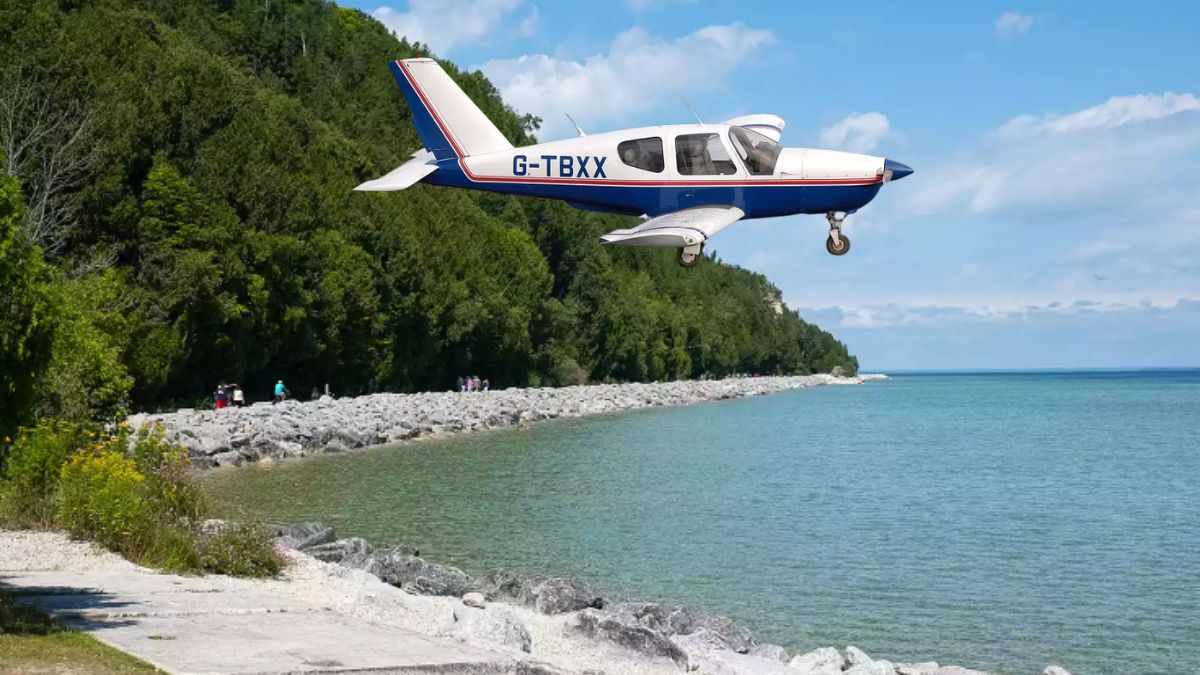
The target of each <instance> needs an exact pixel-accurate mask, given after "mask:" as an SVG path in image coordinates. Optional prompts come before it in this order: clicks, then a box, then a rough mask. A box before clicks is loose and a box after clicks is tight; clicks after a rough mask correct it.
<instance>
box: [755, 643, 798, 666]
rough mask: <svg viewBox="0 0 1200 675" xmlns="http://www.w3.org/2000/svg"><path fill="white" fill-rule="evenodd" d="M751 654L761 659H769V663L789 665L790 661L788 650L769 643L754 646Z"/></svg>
mask: <svg viewBox="0 0 1200 675" xmlns="http://www.w3.org/2000/svg"><path fill="white" fill-rule="evenodd" d="M749 653H750V656H757V657H758V658H760V659H767V660H769V661H779V662H781V663H787V660H788V653H787V650H786V649H784V648H783V647H781V646H779V645H773V644H771V643H769V642H768V643H763V644H757V645H754V647H752V648H751V649H750V652H749Z"/></svg>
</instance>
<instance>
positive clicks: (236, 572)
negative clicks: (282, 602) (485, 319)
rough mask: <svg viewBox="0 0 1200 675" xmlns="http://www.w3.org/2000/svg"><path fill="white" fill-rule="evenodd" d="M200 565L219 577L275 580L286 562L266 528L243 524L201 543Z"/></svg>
mask: <svg viewBox="0 0 1200 675" xmlns="http://www.w3.org/2000/svg"><path fill="white" fill-rule="evenodd" d="M200 564H201V566H203V567H204V569H205V571H208V572H215V573H217V574H229V575H231V576H236V577H273V576H275V575H276V574H279V571H280V570H282V569H283V558H282V557H280V555H279V553H278V552H277V551H276V550H275V546H274V545H273V544H272V543H271V538H270V537H269V536H268V535H267V532H266V531H265V530H264V529H263V528H262V527H260V526H257V525H245V524H239V525H228V526H226V527H223V528H221V529H220V530H219V531H217V532H215V533H214V534H211V535H208V536H205V537H203V538H202V539H201V554H200Z"/></svg>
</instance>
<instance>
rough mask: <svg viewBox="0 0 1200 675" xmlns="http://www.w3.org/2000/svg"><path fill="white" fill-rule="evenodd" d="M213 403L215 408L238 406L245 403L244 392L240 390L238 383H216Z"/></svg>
mask: <svg viewBox="0 0 1200 675" xmlns="http://www.w3.org/2000/svg"><path fill="white" fill-rule="evenodd" d="M213 405H214V406H216V409H217V410H220V409H221V408H229V407H231V406H236V407H238V408H241V407H244V406H245V405H246V392H244V391H242V385H240V384H225V383H221V384H219V385H217V391H216V392H214V393H213Z"/></svg>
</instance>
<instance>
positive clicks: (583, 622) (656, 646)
mask: <svg viewBox="0 0 1200 675" xmlns="http://www.w3.org/2000/svg"><path fill="white" fill-rule="evenodd" d="M576 622H577V623H576V626H577V628H578V629H579V631H580V632H581V633H583V634H584V635H587V636H588V637H590V638H593V639H598V640H607V641H609V642H612V643H614V644H617V645H620V646H622V647H625V648H626V649H631V650H633V651H636V652H639V653H642V654H646V655H647V656H665V657H667V658H669V659H671V660H672V661H674V662H675V663H677V664H679V665H681V666H682V665H685V664H686V663H687V660H688V659H687V654H686V653H684V651H683V650H682V649H680V648H679V646H678V645H676V644H675V643H674V642H671V640H670V639H668V638H667V636H665V635H663V634H662V633H660V632H658V631H656V630H654V629H652V628H648V627H646V626H644V625H642V624H641V623H638V622H637V621H636V620H633V619H631V618H630V617H629V616H627V615H620V614H611V613H608V612H603V611H600V610H595V609H585V610H582V611H580V612H579V614H578V616H577V617H576Z"/></svg>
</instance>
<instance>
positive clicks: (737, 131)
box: [729, 127, 783, 176]
mask: <svg viewBox="0 0 1200 675" xmlns="http://www.w3.org/2000/svg"><path fill="white" fill-rule="evenodd" d="M729 137H730V138H732V139H733V147H734V148H737V153H738V155H739V156H740V157H741V158H742V161H743V162H745V163H746V169H747V170H748V171H749V172H750V173H751V174H753V175H755V176H769V175H771V174H773V173H775V162H777V161H778V160H779V152H780V151H781V150H783V146H782V145H780V144H779V143H778V142H776V141H773V140H771V139H770V138H767V137H766V136H763V135H762V134H760V133H758V132H757V131H753V130H751V129H747V128H746V127H730V128H729Z"/></svg>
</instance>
